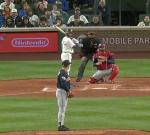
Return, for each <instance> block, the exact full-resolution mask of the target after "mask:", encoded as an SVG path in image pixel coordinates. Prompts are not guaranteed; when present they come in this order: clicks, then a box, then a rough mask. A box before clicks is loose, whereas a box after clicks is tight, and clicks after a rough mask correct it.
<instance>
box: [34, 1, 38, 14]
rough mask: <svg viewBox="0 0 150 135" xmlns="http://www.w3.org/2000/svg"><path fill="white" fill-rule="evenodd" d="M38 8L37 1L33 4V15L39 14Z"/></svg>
mask: <svg viewBox="0 0 150 135" xmlns="http://www.w3.org/2000/svg"><path fill="white" fill-rule="evenodd" d="M38 6H39V1H38V0H35V1H34V4H33V7H32V10H33V13H36V12H37V10H38Z"/></svg>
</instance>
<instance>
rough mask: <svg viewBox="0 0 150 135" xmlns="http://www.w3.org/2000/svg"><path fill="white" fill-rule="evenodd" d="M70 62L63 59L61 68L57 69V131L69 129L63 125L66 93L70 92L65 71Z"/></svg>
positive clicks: (66, 100) (68, 80) (68, 79)
mask: <svg viewBox="0 0 150 135" xmlns="http://www.w3.org/2000/svg"><path fill="white" fill-rule="evenodd" d="M70 64H71V63H70V62H69V61H68V60H65V61H63V62H62V69H61V70H60V71H59V73H58V76H57V90H56V97H57V103H58V108H59V112H58V131H70V129H69V128H67V127H66V126H65V125H64V119H65V112H66V108H67V103H68V95H69V94H70V93H71V89H70V78H69V75H68V72H67V70H68V69H69V66H70Z"/></svg>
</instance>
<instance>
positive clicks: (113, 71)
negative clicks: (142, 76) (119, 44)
mask: <svg viewBox="0 0 150 135" xmlns="http://www.w3.org/2000/svg"><path fill="white" fill-rule="evenodd" d="M105 48H106V46H105V45H104V44H102V45H101V44H100V45H99V46H98V50H97V51H98V52H97V53H96V54H95V55H93V66H95V67H97V72H96V73H95V74H94V75H93V76H92V77H90V79H89V82H90V83H98V82H99V81H100V82H104V81H105V80H104V77H105V76H110V77H109V78H108V82H110V83H115V82H114V78H115V77H116V76H117V74H118V73H119V67H118V66H117V65H114V64H115V60H114V57H113V56H114V53H111V52H107V51H105Z"/></svg>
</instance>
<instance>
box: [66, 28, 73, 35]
mask: <svg viewBox="0 0 150 135" xmlns="http://www.w3.org/2000/svg"><path fill="white" fill-rule="evenodd" d="M65 32H66V33H67V34H69V33H73V31H72V29H66V31H65Z"/></svg>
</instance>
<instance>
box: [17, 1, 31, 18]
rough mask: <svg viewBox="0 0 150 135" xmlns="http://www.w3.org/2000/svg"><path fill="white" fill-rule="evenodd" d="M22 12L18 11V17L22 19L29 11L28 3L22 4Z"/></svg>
mask: <svg viewBox="0 0 150 135" xmlns="http://www.w3.org/2000/svg"><path fill="white" fill-rule="evenodd" d="M22 3H23V4H22V10H20V11H19V17H21V18H22V17H24V16H26V15H27V11H28V10H29V9H30V6H29V5H28V3H24V2H22Z"/></svg>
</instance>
